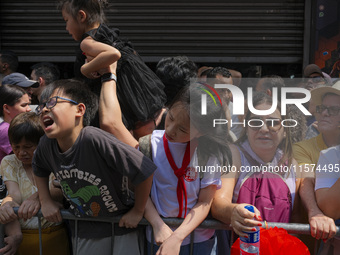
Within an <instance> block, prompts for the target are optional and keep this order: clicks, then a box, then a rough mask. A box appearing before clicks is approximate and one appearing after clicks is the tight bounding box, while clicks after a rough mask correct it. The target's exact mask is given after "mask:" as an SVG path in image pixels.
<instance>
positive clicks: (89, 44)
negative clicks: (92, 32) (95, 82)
mask: <svg viewBox="0 0 340 255" xmlns="http://www.w3.org/2000/svg"><path fill="white" fill-rule="evenodd" d="M80 48H81V50H82V51H83V52H84V54H85V55H86V57H87V63H85V64H84V65H83V66H82V67H81V72H82V74H83V75H85V76H86V77H88V78H92V79H93V78H97V77H95V76H93V75H92V74H93V73H94V72H98V70H100V69H102V68H107V67H108V66H109V65H111V64H113V63H114V62H117V61H118V59H120V57H121V54H120V52H119V50H117V49H116V48H114V47H112V46H110V45H107V44H105V43H101V42H98V41H95V40H94V39H93V38H91V37H90V36H88V37H87V38H85V39H84V40H83V41H82V42H81V44H80Z"/></svg>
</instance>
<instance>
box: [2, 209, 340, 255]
mask: <svg viewBox="0 0 340 255" xmlns="http://www.w3.org/2000/svg"><path fill="white" fill-rule="evenodd" d="M18 209H19V208H18V207H15V208H14V212H15V213H16V214H17V213H18ZM60 212H61V216H62V218H63V219H64V220H74V221H75V230H76V231H75V238H77V228H78V224H77V222H78V221H79V220H83V221H98V222H111V223H112V239H111V240H112V247H113V238H114V224H116V223H118V222H119V220H120V218H121V216H115V217H100V218H90V217H88V218H78V217H76V216H74V215H73V214H72V213H71V212H69V211H67V210H61V211H60ZM34 217H38V218H39V220H38V222H39V250H40V255H42V254H43V253H42V242H41V221H40V218H41V217H42V213H41V211H39V212H38V213H37V214H36V215H35V216H34ZM163 221H164V222H165V223H166V224H167V225H169V226H173V227H176V226H179V225H181V223H182V222H183V219H178V218H163ZM139 225H149V222H148V221H147V220H146V219H142V220H141V221H140V223H139ZM262 227H264V228H274V227H278V228H283V229H285V230H287V232H288V233H290V234H304V235H309V234H310V226H309V224H299V223H278V222H262ZM199 228H208V229H225V230H230V229H231V227H230V226H229V225H227V224H224V223H222V222H220V221H218V220H214V219H206V220H204V221H203V222H202V223H201V224H200V225H199ZM336 235H337V236H340V228H339V226H337V227H336ZM4 236H5V233H4V226H3V225H1V224H0V247H4V244H5V243H4ZM151 236H152V238H153V234H152V235H151ZM151 243H153V240H151ZM190 244H191V249H190V252H192V250H193V249H192V247H193V233H192V234H191V243H190ZM152 247H153V246H152V245H151V248H152ZM112 249H113V248H112ZM75 250H77V249H76V247H75ZM74 255H76V254H75V253H74Z"/></svg>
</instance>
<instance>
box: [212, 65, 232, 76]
mask: <svg viewBox="0 0 340 255" xmlns="http://www.w3.org/2000/svg"><path fill="white" fill-rule="evenodd" d="M218 74H220V75H222V76H223V77H226V78H230V77H231V73H230V72H229V70H228V69H227V68H225V67H222V66H217V67H214V68H213V69H211V70H209V72H208V73H207V78H216V75H218Z"/></svg>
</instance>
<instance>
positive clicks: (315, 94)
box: [311, 81, 340, 105]
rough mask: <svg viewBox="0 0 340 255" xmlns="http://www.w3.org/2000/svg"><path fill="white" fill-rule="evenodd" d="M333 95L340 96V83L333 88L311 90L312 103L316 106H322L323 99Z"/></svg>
mask: <svg viewBox="0 0 340 255" xmlns="http://www.w3.org/2000/svg"><path fill="white" fill-rule="evenodd" d="M327 93H333V94H336V95H338V96H340V81H337V82H336V83H335V84H334V85H333V86H331V87H329V86H326V87H319V88H316V89H313V90H311V94H312V101H313V103H314V104H315V105H320V104H322V99H323V97H324V95H325V94H327Z"/></svg>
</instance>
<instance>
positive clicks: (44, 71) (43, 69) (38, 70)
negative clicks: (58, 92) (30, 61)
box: [31, 62, 60, 85]
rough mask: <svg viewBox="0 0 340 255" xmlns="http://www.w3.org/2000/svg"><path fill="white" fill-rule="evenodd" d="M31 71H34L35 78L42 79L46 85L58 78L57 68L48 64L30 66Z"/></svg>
mask: <svg viewBox="0 0 340 255" xmlns="http://www.w3.org/2000/svg"><path fill="white" fill-rule="evenodd" d="M31 69H32V70H34V72H35V75H36V76H38V77H43V78H44V80H45V82H46V85H48V84H50V83H52V82H54V81H56V80H58V79H59V78H60V71H59V69H58V67H57V66H56V65H54V64H52V63H49V62H41V63H37V64H35V65H33V66H31Z"/></svg>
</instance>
